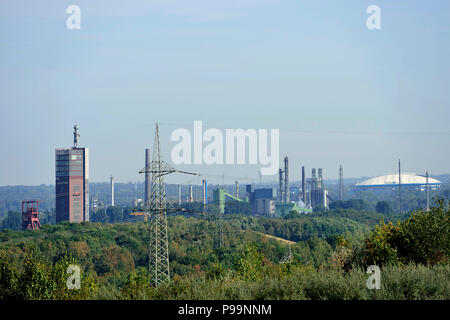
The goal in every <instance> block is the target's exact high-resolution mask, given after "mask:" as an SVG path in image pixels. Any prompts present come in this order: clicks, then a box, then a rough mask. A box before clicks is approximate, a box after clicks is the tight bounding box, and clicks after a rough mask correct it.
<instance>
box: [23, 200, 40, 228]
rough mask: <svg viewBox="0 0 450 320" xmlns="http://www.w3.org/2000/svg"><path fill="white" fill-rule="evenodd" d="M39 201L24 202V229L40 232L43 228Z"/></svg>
mask: <svg viewBox="0 0 450 320" xmlns="http://www.w3.org/2000/svg"><path fill="white" fill-rule="evenodd" d="M40 202H41V201H38V200H30V201H22V229H24V230H27V229H32V230H38V229H39V228H40V227H41V223H40V222H39V218H38V215H39V203H40Z"/></svg>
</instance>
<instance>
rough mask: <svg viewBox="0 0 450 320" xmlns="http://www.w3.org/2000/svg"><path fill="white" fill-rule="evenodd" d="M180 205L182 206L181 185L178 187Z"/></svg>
mask: <svg viewBox="0 0 450 320" xmlns="http://www.w3.org/2000/svg"><path fill="white" fill-rule="evenodd" d="M178 204H179V205H181V184H179V185H178Z"/></svg>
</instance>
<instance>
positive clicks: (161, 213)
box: [139, 124, 176, 286]
mask: <svg viewBox="0 0 450 320" xmlns="http://www.w3.org/2000/svg"><path fill="white" fill-rule="evenodd" d="M173 172H176V170H175V169H174V168H173V167H172V166H170V165H169V164H168V163H166V162H164V161H162V160H161V155H160V145H159V128H158V124H156V129H155V142H154V146H153V158H152V161H151V162H150V164H149V165H148V166H146V167H145V168H144V169H142V170H141V171H139V173H150V174H151V197H150V201H149V202H147V203H146V204H145V206H146V211H147V212H148V214H149V215H150V249H149V271H150V281H151V283H152V284H153V285H154V286H158V285H160V284H163V283H169V282H170V271H169V244H168V239H167V202H166V185H165V182H164V176H165V175H167V174H170V173H173Z"/></svg>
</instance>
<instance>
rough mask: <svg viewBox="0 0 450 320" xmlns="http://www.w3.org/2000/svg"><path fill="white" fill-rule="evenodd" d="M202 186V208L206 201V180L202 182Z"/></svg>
mask: <svg viewBox="0 0 450 320" xmlns="http://www.w3.org/2000/svg"><path fill="white" fill-rule="evenodd" d="M202 186H203V206H206V204H207V201H208V185H207V183H206V180H202Z"/></svg>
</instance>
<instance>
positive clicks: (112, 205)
mask: <svg viewBox="0 0 450 320" xmlns="http://www.w3.org/2000/svg"><path fill="white" fill-rule="evenodd" d="M111 207H114V177H113V176H112V175H111Z"/></svg>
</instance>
